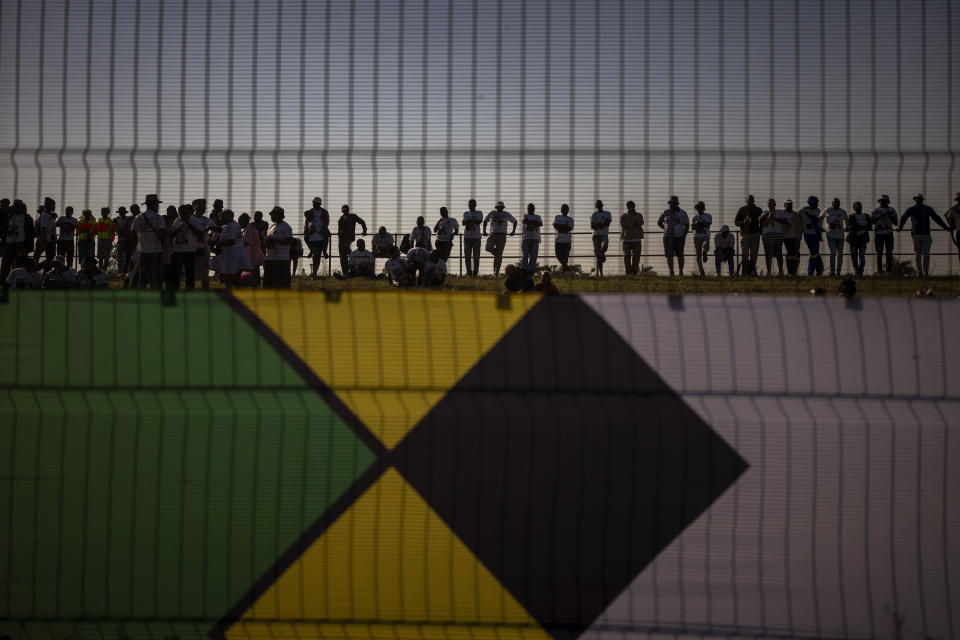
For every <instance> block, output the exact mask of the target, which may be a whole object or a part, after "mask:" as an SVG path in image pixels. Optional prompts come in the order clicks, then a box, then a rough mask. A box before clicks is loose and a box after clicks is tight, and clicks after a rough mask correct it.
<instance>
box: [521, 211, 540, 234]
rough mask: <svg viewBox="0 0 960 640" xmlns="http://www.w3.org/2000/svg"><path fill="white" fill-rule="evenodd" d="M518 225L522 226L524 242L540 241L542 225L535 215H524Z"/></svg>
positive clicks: (538, 217)
mask: <svg viewBox="0 0 960 640" xmlns="http://www.w3.org/2000/svg"><path fill="white" fill-rule="evenodd" d="M534 223H537V224H534ZM520 224H522V225H523V239H524V240H540V227H541V226H542V225H543V220H542V219H541V218H540V216H538V215H537V214H535V213H525V214H523V218H521V219H520Z"/></svg>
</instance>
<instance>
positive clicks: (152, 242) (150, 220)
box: [133, 209, 167, 253]
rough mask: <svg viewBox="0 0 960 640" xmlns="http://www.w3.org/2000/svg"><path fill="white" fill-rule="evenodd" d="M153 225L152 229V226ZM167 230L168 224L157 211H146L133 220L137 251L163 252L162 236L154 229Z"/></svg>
mask: <svg viewBox="0 0 960 640" xmlns="http://www.w3.org/2000/svg"><path fill="white" fill-rule="evenodd" d="M151 224H152V225H153V227H152V228H151V226H150V225H151ZM166 228H167V223H166V221H164V219H163V218H162V217H161V216H160V214H159V213H157V212H156V211H150V210H149V209H148V210H147V211H144V212H143V213H141V214H140V215H138V216H137V217H136V218H134V219H133V230H134V231H136V232H137V238H138V239H139V240H138V243H137V249H139V250H140V253H160V252H161V251H163V243H162V242H161V241H160V236H158V235H157V234H156V232H155V231H154V229H156V230H157V231H162V230H164V229H166Z"/></svg>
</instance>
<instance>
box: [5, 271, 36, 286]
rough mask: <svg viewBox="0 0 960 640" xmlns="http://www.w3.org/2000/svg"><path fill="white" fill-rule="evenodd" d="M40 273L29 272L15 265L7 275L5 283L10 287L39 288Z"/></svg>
mask: <svg viewBox="0 0 960 640" xmlns="http://www.w3.org/2000/svg"><path fill="white" fill-rule="evenodd" d="M40 279H41V278H40V274H39V273H37V272H36V271H33V272H30V271H27V270H26V269H24V268H23V267H17V268H16V269H14V270H13V271H11V272H10V275H8V276H7V284H8V285H9V286H10V288H11V289H39V288H40Z"/></svg>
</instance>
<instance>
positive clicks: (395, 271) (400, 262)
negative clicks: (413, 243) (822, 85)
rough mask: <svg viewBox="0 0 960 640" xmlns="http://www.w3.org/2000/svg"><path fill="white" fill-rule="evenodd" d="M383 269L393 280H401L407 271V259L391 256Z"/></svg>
mask: <svg viewBox="0 0 960 640" xmlns="http://www.w3.org/2000/svg"><path fill="white" fill-rule="evenodd" d="M383 270H384V271H386V272H387V275H388V276H389V277H390V279H391V280H400V279H402V278H403V277H404V275H406V273H407V261H406V260H404V259H403V258H390V259H389V260H387V261H386V263H385V264H384V265H383Z"/></svg>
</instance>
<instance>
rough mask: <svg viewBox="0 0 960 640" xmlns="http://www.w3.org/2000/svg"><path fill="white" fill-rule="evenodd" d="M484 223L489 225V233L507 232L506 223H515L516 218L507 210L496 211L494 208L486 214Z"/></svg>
mask: <svg viewBox="0 0 960 640" xmlns="http://www.w3.org/2000/svg"><path fill="white" fill-rule="evenodd" d="M484 222H485V223H489V225H490V233H506V232H507V223H508V222H512V223H514V224H516V223H517V219H516V218H514V217H513V215H512V214H511V213H510V212H509V211H506V210H504V211H497V210H496V209H494V210H493V211H491V212H490V213H488V214H487V217H486V218H484Z"/></svg>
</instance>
